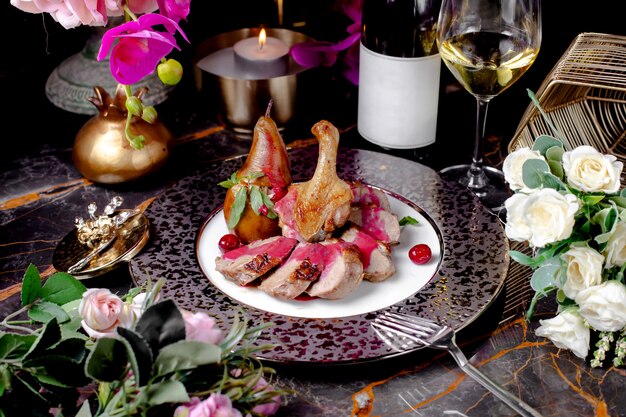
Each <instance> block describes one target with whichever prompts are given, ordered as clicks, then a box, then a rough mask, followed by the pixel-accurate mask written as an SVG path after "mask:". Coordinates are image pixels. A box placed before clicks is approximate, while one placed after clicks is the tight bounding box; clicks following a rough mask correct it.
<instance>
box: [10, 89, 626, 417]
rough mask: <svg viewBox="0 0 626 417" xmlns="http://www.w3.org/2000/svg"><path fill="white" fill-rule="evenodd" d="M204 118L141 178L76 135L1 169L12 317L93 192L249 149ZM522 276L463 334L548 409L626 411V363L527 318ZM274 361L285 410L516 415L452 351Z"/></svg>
mask: <svg viewBox="0 0 626 417" xmlns="http://www.w3.org/2000/svg"><path fill="white" fill-rule="evenodd" d="M450 100H452V98H451V99H450ZM166 111H167V108H164V110H161V112H162V114H166ZM170 116H171V114H170ZM181 117H182V116H180V115H176V118H179V119H180V118H181ZM194 117H195V118H196V119H195V120H191V119H187V121H185V126H186V129H188V130H189V131H192V130H193V134H192V133H187V134H185V133H179V134H178V136H177V138H178V139H177V145H176V147H175V148H174V151H173V153H172V157H171V159H170V160H169V161H168V164H167V165H166V166H165V167H164V168H163V169H162V170H161V171H159V172H157V173H156V174H154V175H153V176H151V177H149V178H146V179H143V180H139V181H137V182H134V183H128V184H123V185H118V186H111V185H101V184H95V183H92V182H91V181H88V180H86V179H85V178H83V177H82V176H81V175H80V174H79V173H78V171H77V170H76V168H75V167H74V165H73V163H72V159H71V142H69V143H66V144H65V145H63V144H61V145H57V144H46V143H43V144H42V145H41V146H39V147H37V148H33V149H32V150H31V151H30V152H26V153H25V154H24V155H22V156H20V157H15V158H13V159H12V160H10V161H8V162H7V163H6V164H4V165H3V167H2V169H1V170H0V182H1V183H2V188H1V189H0V298H1V300H2V301H1V304H0V311H1V312H2V314H1V315H2V316H4V315H6V314H7V313H8V312H10V311H12V310H13V309H15V308H16V307H17V306H18V303H19V290H20V287H19V285H20V284H19V283H20V281H21V278H22V276H23V273H24V271H25V270H26V268H27V266H28V265H29V264H30V263H33V264H35V265H36V266H37V267H38V268H39V270H40V271H41V272H42V273H43V275H49V274H50V273H52V272H53V268H52V266H51V259H52V254H53V251H54V248H55V246H56V244H57V243H58V242H59V240H60V239H61V238H63V236H65V234H66V233H67V232H68V231H69V230H71V229H72V227H73V221H74V218H75V217H76V216H77V215H84V211H85V209H86V205H87V204H88V203H89V202H91V201H97V202H100V204H104V203H105V202H108V201H109V200H110V198H111V197H112V196H114V195H121V196H123V197H124V199H125V203H124V206H125V207H137V206H146V205H149V204H150V203H151V202H152V201H154V200H153V199H155V198H156V199H158V198H159V196H160V195H161V194H162V193H163V192H164V191H165V190H167V189H168V187H171V186H172V185H174V184H176V182H177V181H179V180H181V179H183V178H185V177H186V176H187V175H189V173H190V172H194V171H196V170H198V169H201V167H202V166H203V164H210V163H212V162H215V161H219V160H221V159H223V158H227V157H230V156H235V155H240V154H244V153H246V152H247V149H248V147H249V144H250V142H249V140H246V139H241V138H237V137H235V135H234V134H233V133H232V131H230V130H229V129H228V128H227V127H225V126H223V125H222V124H220V123H219V122H218V121H211V120H212V119H208V118H207V119H203V120H201V121H198V120H197V119H198V118H199V116H198V115H197V114H196V115H195V116H194ZM72 118H73V116H72V117H70V119H72ZM348 119H349V118H348ZM215 120H219V119H217V118H216V119H215ZM341 123H344V122H343V121H341V122H340V123H338V124H339V125H340V127H341V129H342V146H345V147H353V148H364V149H370V150H377V151H379V152H384V151H385V150H382V149H375V147H373V146H371V145H369V144H367V143H366V142H365V141H364V140H363V139H362V138H360V136H359V135H358V132H357V131H356V129H355V128H354V124H350V123H346V124H343V125H341ZM74 126H80V125H79V124H76V125H74ZM198 126H200V127H198ZM68 129H69V128H68ZM293 135H294V136H292V134H291V133H290V132H285V135H284V137H285V141H286V142H287V143H289V144H291V146H294V147H302V146H310V145H311V144H314V143H315V142H312V141H311V140H310V137H309V136H306V135H305V134H304V135H302V136H299V137H298V136H296V133H294V134H293ZM443 147H444V148H445V146H443ZM429 152H431V153H432V155H426V156H424V155H422V154H417V153H415V154H413V153H411V152H409V153H406V152H391V151H390V152H389V153H396V154H401V155H400V156H404V157H407V158H408V159H415V160H417V159H419V160H420V161H421V162H431V165H432V166H434V167H437V164H445V163H446V162H447V161H448V160H449V159H450V158H452V157H450V158H447V157H446V158H441V156H440V155H441V150H440V149H433V150H430V151H429ZM496 153H497V152H496ZM437 155H439V159H438V157H437ZM455 157H456V158H462V157H463V155H462V154H459V155H457V156H455ZM420 158H422V159H420ZM429 158H430V159H429ZM503 244H504V242H503ZM148 245H150V242H149V243H148ZM520 276H523V273H521V272H520V271H518V270H517V269H516V267H515V266H514V265H511V267H510V268H509V277H508V278H507V288H506V289H505V291H503V292H502V293H501V294H500V296H499V297H498V298H497V299H496V300H495V301H494V303H493V304H492V305H491V306H490V307H489V308H488V309H487V310H486V311H485V312H484V313H483V314H482V315H481V317H480V320H477V321H476V322H474V323H473V324H472V325H471V326H470V327H468V328H467V329H466V330H465V331H463V332H461V334H460V335H459V343H460V345H461V347H462V349H463V350H464V351H465V352H466V354H467V355H468V357H469V358H471V359H470V360H471V363H472V364H473V365H474V366H475V367H477V368H478V369H480V370H481V371H482V372H484V373H485V374H486V375H488V376H489V377H491V378H492V379H494V380H495V381H497V382H498V383H500V384H501V385H502V386H503V387H505V388H506V389H507V390H509V391H511V392H513V393H515V394H516V395H518V396H520V397H521V398H523V399H524V400H525V401H526V402H527V403H528V404H530V405H532V406H533V407H535V408H536V409H537V410H538V411H539V412H541V413H542V414H543V415H545V416H591V415H595V416H626V400H625V399H624V396H623V395H621V387H622V385H623V381H624V376H625V374H624V371H623V370H619V369H614V368H608V369H591V368H590V367H589V366H588V365H587V364H585V363H584V362H583V361H581V360H580V359H578V358H576V357H574V356H573V355H571V354H570V353H569V352H566V351H559V350H558V349H557V348H555V347H554V346H553V345H552V344H551V343H549V342H548V341H547V340H545V339H542V338H537V337H535V335H534V329H535V328H536V327H537V325H538V319H539V318H541V317H548V316H550V314H551V313H550V311H553V310H552V309H553V308H554V306H551V305H550V303H549V302H544V303H540V310H544V311H545V313H543V314H542V313H540V314H538V315H537V316H536V318H535V319H533V321H531V322H526V321H525V320H524V319H523V310H522V309H520V308H519V307H520V306H522V307H523V305H522V304H520V301H519V300H520V295H519V294H516V293H517V292H525V291H526V292H527V289H526V287H525V286H524V282H521V283H520ZM522 280H523V278H522ZM84 282H85V283H86V285H88V286H92V287H102V286H106V287H110V288H112V289H123V288H127V287H128V286H129V285H130V274H129V271H128V268H127V267H126V266H120V267H119V268H117V269H115V270H113V271H111V272H109V273H107V274H105V275H102V276H99V277H96V278H92V279H89V280H86V281H84ZM521 299H522V300H523V297H521ZM516 307H517V308H516ZM273 366H274V367H275V368H276V369H277V370H278V381H279V383H280V384H281V385H282V386H285V387H288V388H291V389H293V390H294V392H295V394H294V396H293V397H292V398H290V399H289V401H288V403H287V404H286V405H285V406H283V407H282V408H281V410H280V411H279V413H278V415H279V416H302V417H304V416H362V417H364V416H400V415H418V416H441V415H451V416H513V415H515V413H514V412H513V411H512V410H510V409H509V408H508V407H506V406H505V405H504V404H503V403H502V402H500V401H499V400H497V399H496V398H495V397H494V396H493V395H491V394H490V393H489V392H487V391H486V390H485V389H484V388H483V387H482V386H481V385H479V384H478V383H477V382H475V381H473V380H472V379H470V378H469V377H468V376H466V375H465V374H464V373H463V372H461V371H460V370H459V368H458V367H457V366H456V365H455V363H454V362H453V361H452V359H451V357H450V356H449V355H447V354H446V353H445V352H440V351H428V350H419V351H417V352H413V353H410V354H407V355H401V356H398V357H395V358H390V359H385V360H381V361H374V362H370V363H365V364H358V365H339V366H302V365H298V364H289V365H288V364H277V365H274V364H273Z"/></svg>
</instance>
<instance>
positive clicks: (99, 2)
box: [11, 0, 157, 29]
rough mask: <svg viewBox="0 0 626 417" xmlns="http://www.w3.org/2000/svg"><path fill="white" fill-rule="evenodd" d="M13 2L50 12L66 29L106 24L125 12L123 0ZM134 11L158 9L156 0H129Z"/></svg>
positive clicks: (33, 10) (30, 9)
mask: <svg viewBox="0 0 626 417" xmlns="http://www.w3.org/2000/svg"><path fill="white" fill-rule="evenodd" d="M11 4H12V5H13V6H15V7H17V8H18V9H20V10H22V11H24V12H28V13H48V14H50V16H52V18H53V19H54V20H56V21H57V22H59V23H60V24H61V25H62V26H63V27H64V28H65V29H71V28H75V27H77V26H80V25H87V26H105V25H106V24H107V21H108V17H109V16H121V15H122V14H124V9H123V8H122V0H11ZM128 7H129V8H130V10H132V12H133V13H137V14H143V13H148V12H152V11H154V10H156V8H157V2H156V0H128Z"/></svg>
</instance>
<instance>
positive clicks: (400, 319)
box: [374, 313, 441, 337]
mask: <svg viewBox="0 0 626 417" xmlns="http://www.w3.org/2000/svg"><path fill="white" fill-rule="evenodd" d="M376 319H380V321H384V322H386V323H393V324H394V325H397V326H403V328H404V331H409V332H419V334H420V335H421V336H424V337H428V336H431V335H432V334H433V333H435V332H437V331H438V330H440V329H441V328H440V327H436V328H432V327H430V326H424V325H422V324H420V323H416V322H414V321H413V320H411V318H410V317H408V316H404V315H401V314H395V313H385V314H382V315H380V316H378V317H377V318H376ZM376 319H374V320H376Z"/></svg>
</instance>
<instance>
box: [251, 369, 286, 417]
mask: <svg viewBox="0 0 626 417" xmlns="http://www.w3.org/2000/svg"><path fill="white" fill-rule="evenodd" d="M254 389H255V390H257V389H258V390H262V391H263V390H272V389H274V388H273V387H272V386H271V385H270V384H268V383H267V381H266V380H265V378H261V379H259V382H257V383H256V385H255V386H254ZM280 402H281V399H280V396H279V395H277V396H275V397H272V400H271V401H270V402H269V403H265V404H259V405H257V406H256V407H254V408H253V409H252V411H253V412H255V413H257V414H262V415H264V416H272V415H274V414H276V412H277V411H278V409H279V408H280Z"/></svg>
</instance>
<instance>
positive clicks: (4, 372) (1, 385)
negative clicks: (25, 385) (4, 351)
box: [0, 363, 11, 398]
mask: <svg viewBox="0 0 626 417" xmlns="http://www.w3.org/2000/svg"><path fill="white" fill-rule="evenodd" d="M10 389H11V371H10V370H9V365H7V364H6V363H3V364H0V398H2V396H3V395H4V391H5V390H10Z"/></svg>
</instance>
